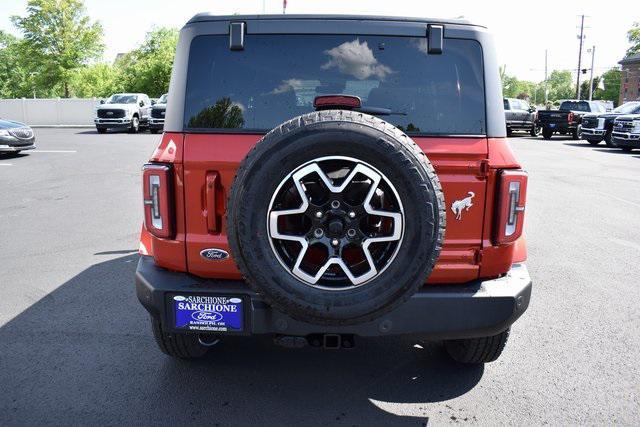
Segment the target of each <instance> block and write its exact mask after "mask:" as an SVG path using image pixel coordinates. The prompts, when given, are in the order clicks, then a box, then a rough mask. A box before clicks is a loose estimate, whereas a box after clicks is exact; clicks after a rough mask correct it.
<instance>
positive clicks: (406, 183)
mask: <svg viewBox="0 0 640 427" xmlns="http://www.w3.org/2000/svg"><path fill="white" fill-rule="evenodd" d="M227 228H228V236H229V244H230V247H231V251H232V254H233V257H234V260H235V262H236V263H237V265H238V268H239V269H240V271H241V272H242V274H243V275H244V277H245V279H246V280H247V282H248V284H249V286H251V288H252V289H253V290H255V291H256V292H257V293H259V294H260V295H262V297H263V298H264V299H265V300H266V301H267V302H268V303H269V304H271V305H272V306H273V307H274V308H276V309H278V310H280V311H282V312H284V313H287V314H288V315H289V316H291V317H293V318H295V319H298V320H301V321H305V322H310V323H315V324H321V325H348V324H356V323H362V322H366V321H370V320H373V319H375V318H377V317H379V316H381V315H383V314H384V313H387V312H389V311H391V310H392V309H394V308H396V307H398V306H399V305H400V304H402V303H403V302H404V301H406V300H407V299H408V298H410V297H411V295H412V294H413V293H415V292H416V290H417V289H418V288H419V287H420V286H422V285H423V284H424V282H425V280H426V279H427V277H428V276H429V275H430V273H431V271H432V270H433V267H434V265H435V263H436V260H437V259H438V256H439V253H440V249H441V247H442V243H443V240H444V230H445V206H444V196H443V194H442V188H441V186H440V182H439V180H438V177H437V176H436V173H435V171H434V169H433V166H432V165H431V163H430V162H429V160H428V159H427V157H426V156H425V154H424V153H423V151H422V150H421V149H420V148H419V147H418V146H417V145H416V143H415V142H414V141H412V140H411V139H410V138H409V137H408V136H407V135H405V134H404V133H403V132H402V131H400V130H399V129H398V128H396V127H395V126H393V125H391V124H389V123H387V122H385V121H383V120H380V119H378V118H376V117H372V116H369V115H367V114H363V113H358V112H353V111H342V110H327V111H319V112H314V113H310V114H305V115H303V116H299V117H296V118H295V119H292V120H290V121H288V122H286V123H283V124H282V125H280V126H278V127H277V128H275V129H273V130H272V131H271V132H269V133H268V134H267V135H265V136H264V137H263V138H262V140H260V141H259V142H258V143H257V144H256V146H255V147H254V148H253V149H252V150H251V152H250V153H249V154H248V155H247V157H246V158H245V159H244V160H243V162H242V163H241V165H240V167H239V169H238V171H237V175H236V177H235V180H234V183H233V186H232V188H231V191H230V195H229V204H228V209H227Z"/></svg>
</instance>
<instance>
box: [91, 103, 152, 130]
mask: <svg viewBox="0 0 640 427" xmlns="http://www.w3.org/2000/svg"><path fill="white" fill-rule="evenodd" d="M150 115H151V100H150V99H149V97H148V96H147V95H146V94H144V93H116V94H114V95H111V97H110V98H109V99H108V100H107V101H106V102H102V103H101V105H99V106H98V108H97V109H96V118H95V119H94V122H95V125H96V129H97V131H98V133H105V132H107V129H126V130H128V131H129V132H131V133H136V132H138V130H139V129H140V128H141V127H147V126H148V125H149V116H150Z"/></svg>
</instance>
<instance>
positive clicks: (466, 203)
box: [451, 191, 476, 221]
mask: <svg viewBox="0 0 640 427" xmlns="http://www.w3.org/2000/svg"><path fill="white" fill-rule="evenodd" d="M467 194H469V197H465V198H464V199H462V200H456V201H455V202H453V203H451V210H452V211H453V213H454V214H455V215H456V219H457V220H458V221H460V220H461V219H462V210H463V209H464V210H465V211H469V208H471V206H473V203H471V199H473V198H474V197H475V196H476V194H475V193H474V192H473V191H469V193H467Z"/></svg>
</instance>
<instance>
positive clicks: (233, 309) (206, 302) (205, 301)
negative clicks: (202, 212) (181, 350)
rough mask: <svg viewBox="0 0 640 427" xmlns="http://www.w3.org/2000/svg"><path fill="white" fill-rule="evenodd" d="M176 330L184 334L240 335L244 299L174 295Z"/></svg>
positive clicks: (172, 301) (242, 322)
mask: <svg viewBox="0 0 640 427" xmlns="http://www.w3.org/2000/svg"><path fill="white" fill-rule="evenodd" d="M171 303H172V304H173V312H174V316H175V328H176V329H179V330H185V331H206V332H242V330H243V328H244V306H243V299H242V298H239V297H235V296H223V295H174V296H173V298H172V300H171Z"/></svg>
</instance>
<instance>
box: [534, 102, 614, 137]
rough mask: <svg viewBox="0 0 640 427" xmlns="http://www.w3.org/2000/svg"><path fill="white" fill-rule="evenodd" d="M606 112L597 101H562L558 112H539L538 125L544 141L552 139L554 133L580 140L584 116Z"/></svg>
mask: <svg viewBox="0 0 640 427" xmlns="http://www.w3.org/2000/svg"><path fill="white" fill-rule="evenodd" d="M605 112H606V109H605V107H604V105H602V104H601V103H599V102H596V101H579V100H567V101H562V103H561V104H560V108H559V109H558V110H540V111H538V119H537V125H538V127H539V128H541V129H542V137H543V138H544V139H550V138H551V136H552V135H553V134H554V133H559V134H560V135H567V134H569V135H571V136H572V137H573V139H580V133H581V123H582V116H584V115H585V114H587V113H605Z"/></svg>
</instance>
